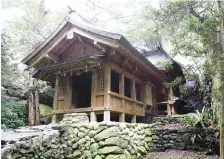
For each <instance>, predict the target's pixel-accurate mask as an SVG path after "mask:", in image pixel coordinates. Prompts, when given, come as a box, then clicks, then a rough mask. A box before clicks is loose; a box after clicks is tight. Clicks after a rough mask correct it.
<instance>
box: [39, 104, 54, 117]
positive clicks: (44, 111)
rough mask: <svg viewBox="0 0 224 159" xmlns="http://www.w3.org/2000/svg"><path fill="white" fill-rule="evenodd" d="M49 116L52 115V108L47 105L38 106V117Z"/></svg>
mask: <svg viewBox="0 0 224 159" xmlns="http://www.w3.org/2000/svg"><path fill="white" fill-rule="evenodd" d="M51 115H52V108H51V107H49V106H47V105H44V104H40V116H41V117H51Z"/></svg>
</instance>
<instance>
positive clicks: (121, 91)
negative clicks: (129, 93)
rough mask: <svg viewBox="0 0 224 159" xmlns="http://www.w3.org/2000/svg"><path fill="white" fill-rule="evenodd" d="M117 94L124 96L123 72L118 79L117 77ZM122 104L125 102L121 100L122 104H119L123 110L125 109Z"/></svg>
mask: <svg viewBox="0 0 224 159" xmlns="http://www.w3.org/2000/svg"><path fill="white" fill-rule="evenodd" d="M119 94H120V95H124V73H123V72H122V73H121V74H120V77H119ZM124 102H125V101H124V99H123V98H122V104H121V107H122V109H124V107H125V103H124Z"/></svg>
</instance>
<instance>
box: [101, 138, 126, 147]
mask: <svg viewBox="0 0 224 159" xmlns="http://www.w3.org/2000/svg"><path fill="white" fill-rule="evenodd" d="M104 144H105V145H114V146H119V147H121V148H127V147H128V142H127V141H125V140H123V139H121V138H119V137H111V138H108V139H106V140H105V143H104Z"/></svg>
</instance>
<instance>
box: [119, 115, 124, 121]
mask: <svg viewBox="0 0 224 159" xmlns="http://www.w3.org/2000/svg"><path fill="white" fill-rule="evenodd" d="M119 122H125V113H121V114H120V116H119Z"/></svg>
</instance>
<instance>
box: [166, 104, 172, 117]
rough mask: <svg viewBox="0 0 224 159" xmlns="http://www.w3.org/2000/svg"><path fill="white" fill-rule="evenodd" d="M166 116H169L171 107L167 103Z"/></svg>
mask: <svg viewBox="0 0 224 159" xmlns="http://www.w3.org/2000/svg"><path fill="white" fill-rule="evenodd" d="M167 115H171V105H170V104H169V103H167Z"/></svg>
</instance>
